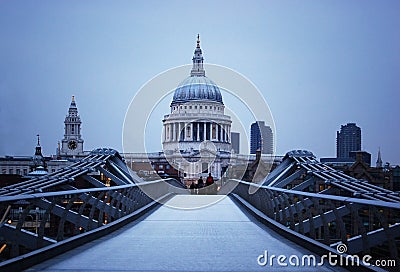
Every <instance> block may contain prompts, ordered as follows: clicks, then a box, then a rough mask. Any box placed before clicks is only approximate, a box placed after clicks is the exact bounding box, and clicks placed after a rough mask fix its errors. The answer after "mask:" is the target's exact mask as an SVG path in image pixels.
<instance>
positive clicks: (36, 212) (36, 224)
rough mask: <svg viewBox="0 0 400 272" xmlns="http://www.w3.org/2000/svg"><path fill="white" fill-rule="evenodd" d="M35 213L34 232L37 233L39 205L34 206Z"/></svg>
mask: <svg viewBox="0 0 400 272" xmlns="http://www.w3.org/2000/svg"><path fill="white" fill-rule="evenodd" d="M35 214H36V223H35V233H36V234H37V233H38V217H39V207H36V209H35Z"/></svg>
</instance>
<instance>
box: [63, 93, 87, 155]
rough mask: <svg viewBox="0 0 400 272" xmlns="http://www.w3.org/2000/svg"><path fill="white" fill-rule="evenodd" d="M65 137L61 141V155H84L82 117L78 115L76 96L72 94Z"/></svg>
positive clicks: (66, 119) (65, 122)
mask: <svg viewBox="0 0 400 272" xmlns="http://www.w3.org/2000/svg"><path fill="white" fill-rule="evenodd" d="M64 124H65V127H64V130H65V132H64V139H62V141H61V156H82V155H83V139H82V138H81V124H82V122H81V118H80V116H79V115H78V108H77V107H76V103H75V97H74V96H72V101H71V105H70V106H69V109H68V115H67V116H66V117H65V121H64Z"/></svg>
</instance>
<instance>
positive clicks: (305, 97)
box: [0, 0, 400, 164]
mask: <svg viewBox="0 0 400 272" xmlns="http://www.w3.org/2000/svg"><path fill="white" fill-rule="evenodd" d="M399 27H400V2H399V1H287V2H286V1H273V2H272V1H14V0H13V1H0V39H1V42H0V99H1V103H0V118H1V122H0V139H1V142H0V155H6V154H8V155H30V154H32V153H33V152H34V145H35V141H36V140H35V135H36V134H37V133H40V134H41V139H42V146H43V149H44V153H45V154H46V155H49V154H53V153H54V152H55V148H56V146H57V141H58V140H61V139H62V136H63V121H64V117H65V115H66V113H67V109H68V106H69V103H70V99H71V95H75V96H76V100H77V106H78V109H79V112H80V115H81V118H82V121H83V127H82V134H83V138H84V139H85V149H86V150H90V149H93V148H97V147H106V146H108V147H113V148H116V149H118V150H121V143H122V141H121V134H122V124H123V120H124V115H125V111H126V109H127V107H128V105H129V102H130V100H131V99H132V97H133V96H134V94H135V93H136V91H137V90H138V89H139V88H140V87H141V86H142V85H143V84H145V83H146V82H147V81H148V80H149V79H151V78H152V77H153V76H155V75H157V74H158V73H160V72H162V71H164V70H166V69H169V68H172V67H175V66H179V65H183V64H187V63H190V61H191V57H192V55H193V51H194V47H195V39H196V35H197V33H200V35H201V45H202V49H203V54H204V57H205V60H206V62H208V63H215V64H219V65H224V66H227V67H229V68H232V69H235V70H236V71H238V72H240V73H242V74H243V75H245V76H246V77H248V78H249V79H250V80H252V82H253V83H254V84H255V85H256V86H257V87H258V88H259V90H260V91H261V92H262V93H263V95H264V96H265V99H266V101H267V102H268V104H269V106H270V108H271V111H272V114H273V116H274V119H275V124H276V130H277V135H276V136H277V139H276V140H277V141H276V142H277V152H278V154H284V153H285V152H286V151H289V150H291V149H298V148H299V149H308V150H311V151H313V152H314V154H316V155H317V156H318V157H324V156H335V133H336V130H338V129H339V128H340V125H341V124H345V123H347V122H356V123H357V124H358V125H359V126H360V127H361V128H362V136H363V139H362V146H363V149H365V150H367V151H369V152H371V153H372V155H373V160H374V161H375V159H376V153H377V150H378V147H381V151H382V157H383V160H384V161H385V162H386V161H390V162H391V163H396V164H399V163H400V156H399V151H400V148H399V138H400V128H399V119H398V118H399V115H400V109H399V90H400V76H399V75H400V53H399V52H400V51H399V48H400V32H399ZM149 95H150V94H149ZM168 111H169V108H166V109H165V113H167V112H168ZM154 126H158V127H159V128H160V130H161V128H162V124H161V121H160V122H159V123H157V124H154ZM248 127H250V124H248ZM157 146H159V143H156V144H155V149H156V147H157ZM160 148H161V147H160Z"/></svg>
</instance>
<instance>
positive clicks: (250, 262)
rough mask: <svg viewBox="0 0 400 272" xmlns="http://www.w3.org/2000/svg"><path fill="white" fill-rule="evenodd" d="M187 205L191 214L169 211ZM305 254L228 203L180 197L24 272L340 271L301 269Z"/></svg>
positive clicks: (205, 197)
mask: <svg viewBox="0 0 400 272" xmlns="http://www.w3.org/2000/svg"><path fill="white" fill-rule="evenodd" d="M185 203H186V204H188V205H187V206H190V207H192V208H191V209H176V208H171V207H177V206H179V207H182V206H184V204H185ZM204 203H214V204H212V205H208V206H207V205H204ZM199 206H202V208H197V209H196V208H195V207H199ZM266 251H267V254H268V258H267V259H268V262H267V263H266V265H265V266H261V265H259V264H258V261H259V262H260V263H263V262H265V258H264V257H259V256H260V255H265V252H266ZM281 254H282V255H284V256H286V258H287V259H286V261H283V263H286V264H287V266H282V265H279V264H278V261H277V258H274V259H273V262H272V263H271V262H270V257H271V255H275V256H278V255H281ZM309 254H312V253H311V252H310V251H308V250H306V249H304V248H302V247H301V246H300V245H297V244H295V243H293V242H291V241H289V240H287V239H285V238H282V237H280V236H279V235H278V234H276V233H275V232H274V231H272V230H270V229H268V228H267V227H265V226H264V225H262V224H261V223H259V222H258V221H257V220H256V219H255V218H253V217H252V216H251V215H250V214H249V213H247V212H246V211H245V210H243V209H242V208H240V207H238V206H237V205H235V203H234V202H233V201H232V200H231V199H230V198H229V197H226V196H218V195H178V196H175V197H173V198H172V199H171V200H170V201H169V202H168V203H167V205H164V206H161V207H160V208H158V209H156V210H155V211H153V212H152V213H150V214H147V215H145V216H143V217H142V218H140V219H138V220H136V221H134V222H132V223H130V224H128V225H126V226H124V227H123V228H121V229H119V230H117V231H115V232H113V233H111V234H109V235H107V236H104V237H102V238H100V239H97V240H95V241H92V242H90V243H87V244H85V245H82V246H80V247H78V248H75V249H73V250H71V251H68V252H66V253H64V254H61V255H59V256H57V257H55V258H53V259H50V260H48V261H45V262H43V263H41V264H38V265H36V266H34V267H32V268H30V269H28V270H27V271H31V272H32V271H55V272H58V271H59V272H61V271H63V272H67V271H154V272H155V271H289V270H290V271H294V270H296V271H338V270H341V271H343V269H340V268H334V267H329V266H322V267H321V266H315V267H314V266H311V267H310V266H302V265H301V258H302V256H304V255H309ZM292 255H296V256H297V257H298V258H299V259H300V265H298V266H296V265H290V264H289V260H288V259H289V258H290V256H292ZM292 258H294V257H292ZM292 260H295V259H292ZM271 264H272V265H271Z"/></svg>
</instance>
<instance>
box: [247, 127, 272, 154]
mask: <svg viewBox="0 0 400 272" xmlns="http://www.w3.org/2000/svg"><path fill="white" fill-rule="evenodd" d="M273 137H274V135H273V133H272V129H271V127H270V126H267V125H265V122H264V121H257V122H254V123H253V124H251V127H250V154H256V152H257V150H260V151H261V153H262V154H273V151H274V138H273Z"/></svg>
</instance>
